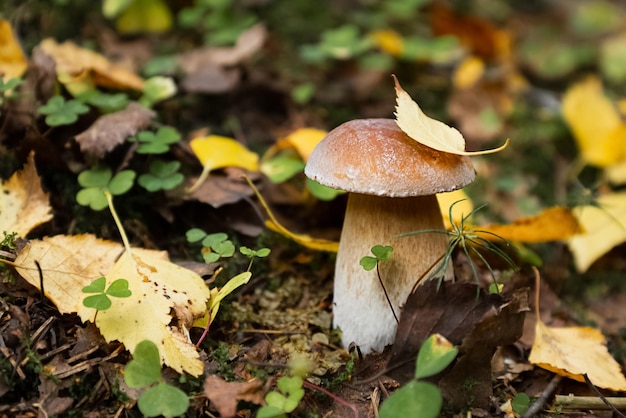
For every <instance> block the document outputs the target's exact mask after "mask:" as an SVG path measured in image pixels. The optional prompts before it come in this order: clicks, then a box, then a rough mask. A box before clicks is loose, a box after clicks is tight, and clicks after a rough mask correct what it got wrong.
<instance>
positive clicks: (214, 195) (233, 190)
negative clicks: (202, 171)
mask: <svg viewBox="0 0 626 418" xmlns="http://www.w3.org/2000/svg"><path fill="white" fill-rule="evenodd" d="M225 174H226V175H225V176H223V175H211V176H210V177H209V178H207V179H206V180H205V181H203V182H202V184H200V186H198V187H197V188H195V189H194V190H193V191H192V192H191V193H187V194H185V195H183V198H184V199H185V200H197V201H198V202H202V203H206V204H208V205H211V206H213V207H214V208H219V207H222V206H224V205H229V204H232V203H236V202H239V201H240V200H242V199H245V198H246V197H250V196H252V195H253V194H254V192H253V191H252V190H251V189H250V187H248V185H247V184H246V183H245V181H244V180H243V179H242V178H241V176H242V175H243V170H240V169H236V170H235V169H232V170H228V169H227V170H225ZM193 183H195V180H190V181H189V182H188V183H187V186H191V185H192V184H193Z"/></svg>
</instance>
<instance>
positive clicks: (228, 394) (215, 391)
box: [204, 375, 265, 417]
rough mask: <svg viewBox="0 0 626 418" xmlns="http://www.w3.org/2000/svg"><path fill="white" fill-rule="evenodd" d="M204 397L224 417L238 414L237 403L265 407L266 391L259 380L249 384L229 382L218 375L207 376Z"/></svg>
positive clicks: (248, 382) (250, 381) (251, 381)
mask: <svg viewBox="0 0 626 418" xmlns="http://www.w3.org/2000/svg"><path fill="white" fill-rule="evenodd" d="M204 396H206V397H207V398H209V400H210V401H211V403H212V404H213V406H214V407H215V409H217V412H219V414H220V416H222V417H232V416H234V415H235V414H236V413H237V402H239V401H246V402H251V403H254V404H256V405H263V403H264V400H263V397H264V396H265V390H264V389H263V382H262V381H261V380H259V379H257V378H254V379H252V380H249V381H247V382H227V381H225V380H224V379H222V378H221V377H219V376H218V375H211V376H207V378H206V380H205V381H204Z"/></svg>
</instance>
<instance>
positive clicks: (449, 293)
mask: <svg viewBox="0 0 626 418" xmlns="http://www.w3.org/2000/svg"><path fill="white" fill-rule="evenodd" d="M477 290H478V289H477V286H476V285H474V284H471V283H462V282H458V283H451V282H446V281H444V282H442V283H441V284H440V283H439V282H438V281H437V280H429V281H426V283H424V284H423V285H421V286H419V287H417V289H416V290H415V291H414V292H413V293H412V294H411V295H410V296H409V298H408V299H407V301H406V304H405V305H404V308H403V310H402V315H401V316H400V322H399V324H398V329H397V331H396V337H395V339H394V343H393V345H392V347H391V354H390V356H389V361H388V363H387V369H389V370H390V372H389V373H388V375H389V376H390V377H392V378H394V379H396V380H398V381H399V382H400V383H405V382H408V381H410V380H412V379H413V375H414V372H415V359H416V357H417V353H418V351H419V349H420V347H421V346H422V344H423V342H424V341H425V340H426V339H427V338H428V337H429V336H430V335H432V334H435V333H438V334H441V335H443V336H444V337H446V338H447V339H448V340H450V342H451V343H452V344H454V345H457V346H459V355H458V356H457V359H456V360H455V363H453V366H451V369H450V370H448V371H447V372H446V371H444V372H443V374H442V375H441V376H440V379H441V382H442V383H443V384H442V385H440V387H441V388H442V394H443V396H444V398H445V399H446V400H447V401H448V402H451V403H453V404H455V405H458V404H459V403H461V404H464V403H465V401H466V398H465V396H468V393H464V392H463V391H461V390H460V388H461V387H462V386H463V384H464V382H466V381H468V380H469V379H471V380H472V381H473V382H475V385H473V386H472V389H471V396H473V397H474V396H475V397H476V399H475V402H476V403H475V404H474V403H473V405H474V406H480V405H485V404H487V405H488V403H489V397H490V396H491V395H492V376H491V358H492V357H493V354H494V352H495V350H496V348H497V347H498V346H501V345H504V344H509V343H513V342H514V341H516V340H517V339H518V338H519V337H520V336H521V334H522V328H523V323H524V315H525V311H526V310H527V300H526V299H527V298H526V296H525V292H521V293H519V294H515V295H514V296H512V297H511V299H510V300H506V299H504V298H503V297H502V296H500V295H487V294H485V293H484V292H481V293H477Z"/></svg>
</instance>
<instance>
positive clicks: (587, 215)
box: [567, 192, 626, 272]
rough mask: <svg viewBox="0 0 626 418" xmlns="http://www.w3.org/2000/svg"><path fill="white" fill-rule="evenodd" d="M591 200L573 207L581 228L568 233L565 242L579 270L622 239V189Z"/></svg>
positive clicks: (625, 213) (625, 196) (625, 204)
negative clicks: (585, 204)
mask: <svg viewBox="0 0 626 418" xmlns="http://www.w3.org/2000/svg"><path fill="white" fill-rule="evenodd" d="M595 203H596V204H595V205H593V206H591V205H587V206H577V207H576V208H575V209H574V214H575V215H576V217H577V218H578V222H580V225H581V226H582V228H583V230H584V232H583V233H582V234H579V235H575V236H573V237H571V238H570V239H569V240H568V241H567V245H568V247H569V249H570V251H571V252H572V254H573V255H574V264H575V266H576V270H578V271H579V272H585V271H587V269H588V268H589V267H590V266H591V265H592V264H593V263H594V262H595V261H596V260H597V259H598V258H600V257H601V256H603V255H604V254H606V253H607V252H609V251H610V250H611V249H612V248H613V247H615V246H616V245H619V244H621V243H623V242H625V241H626V192H619V193H611V194H606V195H602V196H600V197H598V198H597V199H596V202H595Z"/></svg>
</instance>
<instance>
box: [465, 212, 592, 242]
mask: <svg viewBox="0 0 626 418" xmlns="http://www.w3.org/2000/svg"><path fill="white" fill-rule="evenodd" d="M581 230H582V229H581V226H580V224H579V222H578V219H577V218H576V216H574V214H573V213H572V210H571V209H569V208H565V207H562V206H555V207H552V208H548V209H545V210H543V211H542V212H541V213H539V214H538V215H535V216H529V217H525V218H520V219H516V220H515V221H513V223H512V224H507V225H485V226H477V227H475V230H474V232H475V233H476V235H479V236H480V237H482V238H485V239H487V240H490V241H495V240H499V239H500V238H502V239H505V240H508V241H519V242H527V243H533V242H547V241H562V240H565V239H568V238H570V237H572V236H574V235H576V234H578V233H580V232H581ZM485 232H486V233H485ZM494 234H495V235H494Z"/></svg>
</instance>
